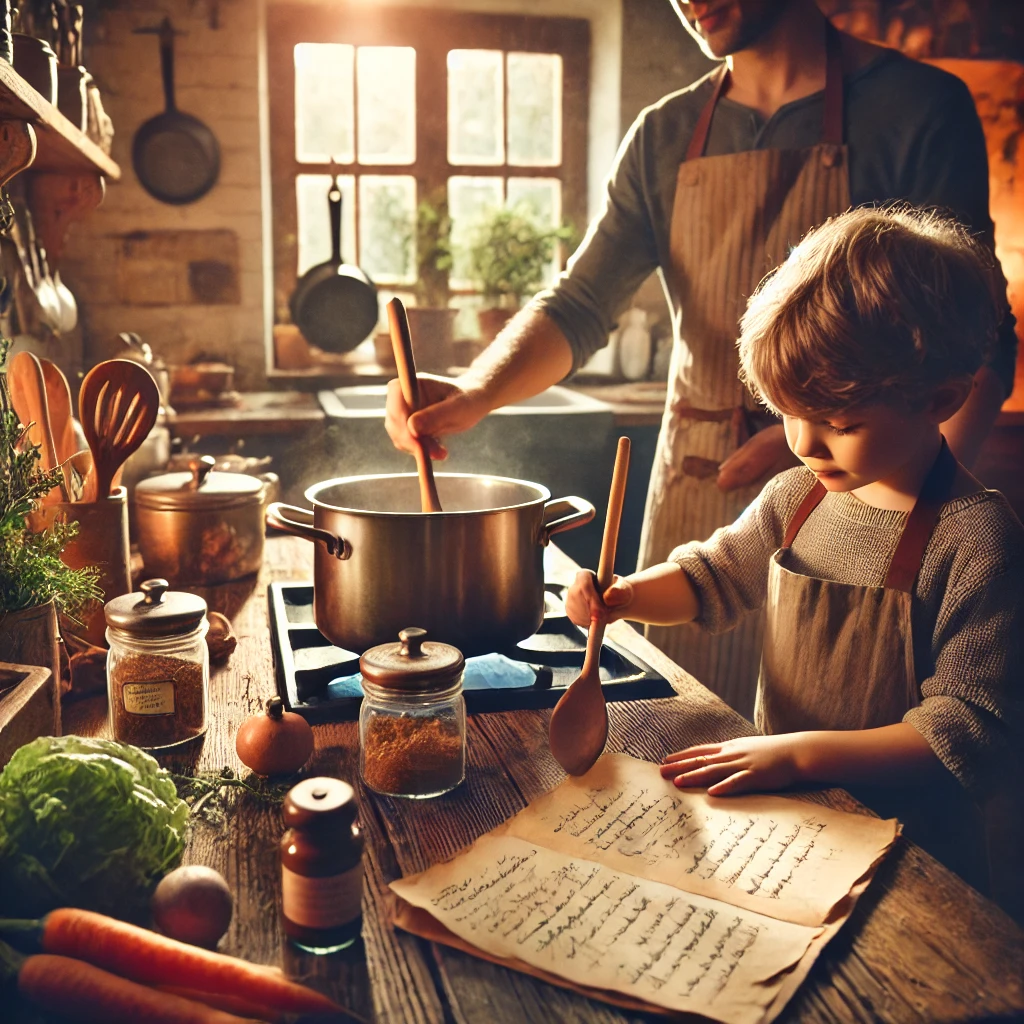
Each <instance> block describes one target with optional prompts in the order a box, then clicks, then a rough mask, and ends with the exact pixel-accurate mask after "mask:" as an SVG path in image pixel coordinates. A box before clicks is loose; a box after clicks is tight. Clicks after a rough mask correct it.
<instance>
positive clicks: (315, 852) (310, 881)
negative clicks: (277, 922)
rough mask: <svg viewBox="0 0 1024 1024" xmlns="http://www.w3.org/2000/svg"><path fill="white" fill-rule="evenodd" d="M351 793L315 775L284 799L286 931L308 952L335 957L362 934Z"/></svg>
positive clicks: (359, 850)
mask: <svg viewBox="0 0 1024 1024" xmlns="http://www.w3.org/2000/svg"><path fill="white" fill-rule="evenodd" d="M355 818H356V803H355V792H354V791H353V789H352V787H351V786H350V785H349V784H348V783H347V782H342V781H341V780H340V779H332V778H328V777H326V776H318V777H316V778H313V779H306V780H305V781H303V782H300V783H299V784H298V785H296V786H293V787H292V788H291V789H290V790H289V791H288V795H287V796H286V797H285V801H284V821H285V824H286V825H287V826H288V831H287V832H285V834H284V835H283V836H282V838H281V910H282V915H283V917H284V932H285V935H287V936H288V938H289V939H290V940H291V941H292V942H293V943H294V944H295V945H296V946H298V947H299V949H303V950H305V951H306V952H307V953H318V954H323V953H337V952H338V951H339V950H342V949H347V948H348V947H349V946H351V945H352V943H353V942H355V941H356V939H358V938H359V934H360V932H361V931H362V901H363V860H362V858H363V837H362V835H361V834H360V832H359V827H358V825H356V823H355Z"/></svg>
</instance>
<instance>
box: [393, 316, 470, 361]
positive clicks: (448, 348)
mask: <svg viewBox="0 0 1024 1024" xmlns="http://www.w3.org/2000/svg"><path fill="white" fill-rule="evenodd" d="M406 313H407V314H408V316H409V333H410V335H412V349H413V352H414V354H415V356H416V368H417V369H418V370H427V371H431V372H434V373H447V372H448V367H449V366H451V365H452V362H453V360H454V358H455V353H454V346H453V343H454V341H455V317H456V316H458V313H459V311H458V310H457V309H426V308H424V307H421V306H409V307H408V308H407V309H406Z"/></svg>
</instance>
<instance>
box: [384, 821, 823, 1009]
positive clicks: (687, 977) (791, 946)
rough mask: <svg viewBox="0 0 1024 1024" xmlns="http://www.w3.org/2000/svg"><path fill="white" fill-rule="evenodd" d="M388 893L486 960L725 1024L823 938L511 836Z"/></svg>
mask: <svg viewBox="0 0 1024 1024" xmlns="http://www.w3.org/2000/svg"><path fill="white" fill-rule="evenodd" d="M391 888H392V889H393V890H394V891H395V892H396V893H397V894H398V895H399V896H400V897H401V898H402V899H404V900H405V901H406V902H407V903H409V904H411V905H413V906H415V907H421V908H423V909H424V910H426V911H428V912H429V913H430V914H431V916H432V917H434V918H435V919H436V920H437V921H439V922H440V923H441V924H443V925H444V926H445V927H447V928H448V929H449V930H450V931H451V932H453V933H454V934H455V935H457V936H459V937H461V938H462V939H464V940H465V941H467V942H468V943H470V944H471V945H473V946H475V947H478V948H480V949H482V950H485V951H486V952H488V953H490V954H492V955H495V956H499V957H503V958H506V959H509V960H519V961H522V962H525V963H527V964H529V965H531V966H533V967H535V968H539V969H540V970H544V971H549V972H551V973H553V974H557V975H559V976H561V977H563V978H566V979H568V980H569V981H572V982H575V983H576V984H578V985H583V986H588V987H592V988H598V989H605V990H607V989H611V990H613V991H616V992H621V993H623V994H625V995H626V996H629V997H631V998H634V999H639V1000H642V1001H644V1002H646V1003H650V1004H653V1005H655V1006H661V1007H665V1008H668V1009H673V1010H683V1011H687V1012H691V1013H700V1014H703V1015H705V1016H707V1017H711V1018H713V1019H715V1020H720V1021H725V1022H730V1024H756V1022H757V1021H760V1020H762V1019H763V1017H764V1015H765V1012H766V1010H767V1008H768V1007H769V1005H770V1004H771V1003H772V1001H773V1000H774V999H775V997H776V995H777V993H778V991H779V989H780V988H781V987H782V985H783V982H784V980H785V972H786V971H787V970H788V969H789V968H792V967H793V966H794V965H795V964H796V963H798V962H799V961H800V959H801V957H803V956H804V954H805V952H806V951H807V949H808V947H809V946H810V945H811V943H812V941H813V940H814V939H816V938H817V937H818V936H819V935H820V934H821V932H822V929H820V928H808V927H804V926H802V925H796V924H789V923H787V922H784V921H779V920H776V919H774V918H770V917H765V916H763V915H761V914H756V913H750V912H748V911H744V910H740V909H738V908H736V907H732V906H729V905H727V904H723V903H721V902H719V901H717V900H712V899H707V898H705V897H703V896H698V895H692V894H690V893H685V892H681V891H680V890H679V889H677V888H674V887H672V886H670V885H664V884H662V883H660V882H653V881H649V880H647V879H642V878H636V877H633V876H631V875H628V874H623V873H622V872H619V871H615V870H613V869H611V868H609V867H605V866H603V865H601V864H598V863H595V862H594V861H591V860H584V859H582V858H577V857H566V856H565V855H563V854H560V853H556V852H553V851H551V850H547V849H544V848H543V847H542V846H539V845H537V844H536V843H530V842H526V841H524V840H522V839H517V838H514V837H511V836H507V835H506V836H494V835H486V836H483V837H482V838H480V839H478V840H477V842H476V843H474V844H473V846H472V847H471V848H470V849H469V850H468V851H466V852H465V853H463V854H461V855H460V856H459V857H457V858H456V859H455V860H453V861H449V862H448V863H446V864H439V865H435V866H434V867H432V868H430V869H429V870H428V871H425V872H423V873H422V874H419V875H415V876H413V877H411V878H407V879H401V880H399V881H396V882H392V883H391Z"/></svg>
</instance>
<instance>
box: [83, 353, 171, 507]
mask: <svg viewBox="0 0 1024 1024" xmlns="http://www.w3.org/2000/svg"><path fill="white" fill-rule="evenodd" d="M159 410H160V391H159V389H158V388H157V386H156V381H155V380H153V377H152V375H151V374H150V373H149V371H148V370H147V369H146V368H145V367H144V366H140V365H139V364H138V363H136V362H133V361H132V360H131V359H108V360H106V362H102V363H97V364H96V365H95V366H94V367H93V368H92V369H91V370H90V371H89V372H88V373H87V374H86V375H85V379H84V380H83V381H82V389H81V391H79V393H78V418H79V419H80V420H81V421H82V430H83V431H84V432H85V438H86V440H87V441H88V442H89V448H90V449H91V451H92V462H93V471H92V473H90V474H89V478H88V480H87V481H86V486H85V493H84V494H83V495H82V500H83V501H103V500H104V499H105V498H107V497H109V495H110V488H111V486H112V484H113V481H114V477H115V475H116V474H117V471H118V470H119V469H120V468H121V466H122V465H123V464H124V461H125V459H127V458H128V456H129V455H131V454H132V452H134V451H135V450H136V449H137V448H138V447H139V445H141V444H142V442H143V441H145V440H146V438H147V437H148V436H149V432H150V431H151V430H152V429H153V425H154V424H155V423H156V417H157V413H158V412H159Z"/></svg>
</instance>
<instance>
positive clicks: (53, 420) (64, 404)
mask: <svg viewBox="0 0 1024 1024" xmlns="http://www.w3.org/2000/svg"><path fill="white" fill-rule="evenodd" d="M39 365H40V366H41V367H42V369H43V383H44V384H45V385H46V404H47V407H48V408H49V410H50V432H51V434H52V435H53V449H54V452H55V453H56V455H57V464H58V465H59V466H60V467H61V468H62V469H63V470H64V483H65V485H66V486H68V489H69V490H70V481H69V473H68V468H67V466H68V461H69V460H70V459H71V456H72V455H74V454H75V452H76V451H77V450H78V444H77V443H76V441H75V428H74V425H73V424H72V422H71V417H72V413H71V387H70V386H69V384H68V379H67V377H65V376H64V373H63V371H62V370H61V368H60V367H59V366H58V365H57V364H56V363H54V362H52V361H51V360H49V359H42V358H41V359H40V360H39Z"/></svg>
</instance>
